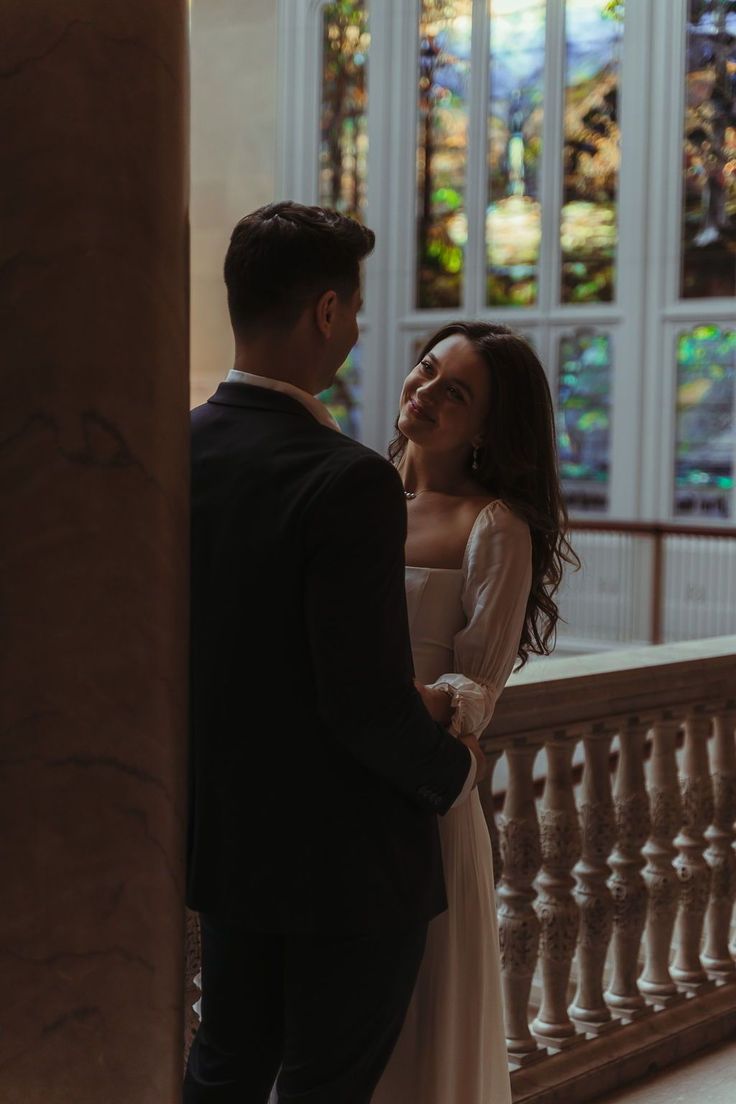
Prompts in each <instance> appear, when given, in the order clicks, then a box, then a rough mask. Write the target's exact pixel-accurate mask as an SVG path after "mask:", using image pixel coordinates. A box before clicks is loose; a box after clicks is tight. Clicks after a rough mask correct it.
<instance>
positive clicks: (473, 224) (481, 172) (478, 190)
mask: <svg viewBox="0 0 736 1104" xmlns="http://www.w3.org/2000/svg"><path fill="white" fill-rule="evenodd" d="M488 42H489V33H488V2H487V0H473V33H472V39H471V62H470V87H469V90H468V95H469V107H468V155H467V157H468V159H467V177H466V184H465V209H466V212H467V218H468V240H467V245H466V248H465V279H464V285H463V308H464V313H465V314H466V315H469V316H470V317H473V318H477V317H478V315H479V313H480V311H481V310H482V309H483V307H484V305H485V299H486V296H485V283H486V225H485V224H486V218H485V214H486V205H487V191H488V173H487V171H486V142H487V134H488V62H489V57H488V53H489V51H488Z"/></svg>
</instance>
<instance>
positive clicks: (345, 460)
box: [329, 434, 401, 491]
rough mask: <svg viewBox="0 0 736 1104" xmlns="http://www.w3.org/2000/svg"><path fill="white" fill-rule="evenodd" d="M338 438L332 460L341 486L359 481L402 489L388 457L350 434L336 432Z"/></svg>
mask: <svg viewBox="0 0 736 1104" xmlns="http://www.w3.org/2000/svg"><path fill="white" fill-rule="evenodd" d="M335 438H336V440H335V442H334V448H333V449H331V450H330V460H329V462H330V467H331V469H332V474H333V475H334V477H335V480H336V482H337V483H339V484H340V485H342V486H348V485H350V484H355V483H360V484H361V485H367V487H368V488H370V487H371V486H372V487H374V488H378V487H387V488H390V489H393V490H394V491H396V490H397V489H400V487H401V480H400V479H399V475H398V473H397V471H396V469H395V468H394V466H393V464H391V463H390V462H389V461H388V460H386V459H385V457H383V456H380V455H379V453H377V452H375V451H374V450H373V449H372V448H369V447H368V446H367V445H363V444H361V442H360V441H355V440H353V439H352V438H350V437H344V436H343V435H342V434H335Z"/></svg>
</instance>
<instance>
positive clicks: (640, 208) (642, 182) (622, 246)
mask: <svg viewBox="0 0 736 1104" xmlns="http://www.w3.org/2000/svg"><path fill="white" fill-rule="evenodd" d="M651 13H652V8H651V3H650V0H626V17H625V21H624V36H623V49H622V58H621V69H620V80H619V97H618V105H619V107H618V109H619V118H620V129H621V164H620V169H619V177H618V189H617V193H618V194H617V203H616V206H617V211H616V225H617V237H618V241H617V248H616V277H615V285H614V286H615V295H616V298H615V301H616V303H617V304H618V306H619V308H620V310H621V316H622V319H623V324H621V325H620V326H618V327H617V328H616V329H615V331H614V371H613V376H612V380H611V390H612V394H611V413H612V423H611V438H610V471H611V484H610V512H611V513H612V514H613V516H614V517H632V518H636V517H639V516H640V512H641V508H642V498H643V493H642V463H641V456H642V436H641V434H642V427H643V417H642V410H641V394H642V361H643V345H644V317H645V316H644V310H645V292H646V285H647V266H646V262H647V258H646V257H644V256H642V242H643V241H644V240H645V237H646V227H647V217H648V212H647V208H646V204H645V203H644V202H643V200H644V197H646V196H651V195H654V194H656V193H655V192H652V190H651V189H650V187H649V171H650V166H649V165H648V164H647V156H646V154H647V150H648V148H649V139H650V134H651V115H650V113H649V112H646V111H642V110H641V105H642V101H643V102H645V103H646V102H649V100H650V94H649V82H650V79H651Z"/></svg>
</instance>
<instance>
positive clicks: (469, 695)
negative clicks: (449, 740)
mask: <svg viewBox="0 0 736 1104" xmlns="http://www.w3.org/2000/svg"><path fill="white" fill-rule="evenodd" d="M441 686H449V687H450V688H451V689H452V691H453V696H452V704H453V707H454V713H453V717H452V724H451V725H450V733H451V734H452V735H453V736H468V735H475V736H480V734H481V733H482V732H483V731H484V730H485V729H486V728H487V727H488V724H489V722H490V720H491V717H492V716H493V709H494V706H495V704H496V698H497V697H498V695H497V693H496V691H495V689H494V688H493V687H492V686H483V685H482V684H481V683H478V682H473V681H472V679H469V678H466V677H465V675H456V674H450V675H442V677H441V678H438V679H437V681H436V682H433V683H432V687H433V688H434V689H438V688H439V687H441Z"/></svg>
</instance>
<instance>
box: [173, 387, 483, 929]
mask: <svg viewBox="0 0 736 1104" xmlns="http://www.w3.org/2000/svg"><path fill="white" fill-rule="evenodd" d="M192 426H193V438H192V624H191V631H192V651H191V664H192V667H191V671H192V680H191V718H192V728H191V767H190V786H191V806H190V826H189V885H188V903H189V905H190V907H191V908H194V909H196V910H198V911H200V912H205V913H213V914H217V915H219V916H221V917H226V918H228V917H230V918H232V919H233V920H237V921H238V922H240V923H246V924H247V925H251V926H252V928H253V929H254V930H260V931H274V932H295V931H296V932H299V931H301V932H305V933H306V932H315V933H316V932H319V933H324V934H340V933H360V932H366V933H368V932H376V931H381V930H388V929H392V928H393V929H395V928H403V927H408V926H409V925H412V924H415V923H417V922H422V921H424V920H427V919H429V918H431V917H432V916H434V915H436V914H437V913H438V912H441V911H442V910H443V908H444V907H445V904H446V902H445V896H444V885H443V879H442V867H441V858H440V851H439V840H438V833H437V824H436V815H435V814H437V813H443V812H445V811H446V810H447V809H448V808H449V806H450V805H451V804H452V802H453V801H454V799H455V798H456V796H457V795H458V793H459V792H460V790H461V788H462V786H463V783H464V781H465V778H466V777H467V773H468V770H469V766H470V760H469V753H468V751H467V749H466V748H465V747H463V746H462V745H461V744H460V743H458V741H456V740H453V739H452V738H451V737H450V736H448V735H447V733H446V732H445V731H444V729H442V728H441V727H440V726H439V725H436V724H435V723H434V722H433V721H431V720H430V718H429V716H428V714H427V713H426V711H425V709H424V707H423V705H422V703H421V700H420V698H419V696H418V694H417V692H416V690H415V689H414V686H413V682H412V679H413V671H412V662H411V653H410V645H409V636H408V628H407V618H406V600H405V592H404V559H403V548H404V539H405V535H406V511H405V502H404V498H403V494H402V488H401V483H400V481H399V477H398V475H397V474H396V472H395V471H394V469H393V468H392V467H391V465H390V464H388V463H387V462H386V461H385V460H383V459H381V457H379V456H378V455H377V454H375V453H373V452H371V451H370V450H369V449H367V448H365V447H364V446H362V445H360V444H358V443H357V442H355V441H352V440H350V439H349V438H347V437H344V436H342V435H341V434H339V433H337V432H335V431H334V430H332V429H330V428H329V427H327V426H324V425H322V424H320V423H319V422H318V421H316V420H315V418H314V417H313V416H312V415H311V414H310V413H309V411H308V410H307V409H306V408H305V407H304V406H302V404H301V403H299V402H298V401H297V400H296V399H292V398H291V397H290V396H288V395H284V394H281V393H278V392H275V391H271V390H268V389H266V388H258V387H253V386H249V385H245V384H242V383H224V384H221V386H220V387H219V389H218V390H217V393H216V394H215V395H214V396H213V397H212V398H211V399H210V400H209V402H208V403H206V404H205V405H204V406H201V407H199V408H198V409H197V410H195V411H194V412H193V415H192Z"/></svg>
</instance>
